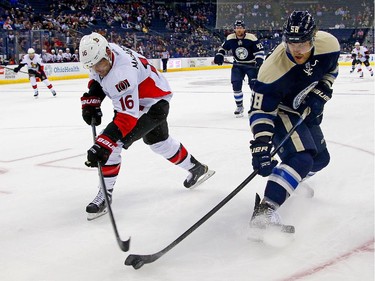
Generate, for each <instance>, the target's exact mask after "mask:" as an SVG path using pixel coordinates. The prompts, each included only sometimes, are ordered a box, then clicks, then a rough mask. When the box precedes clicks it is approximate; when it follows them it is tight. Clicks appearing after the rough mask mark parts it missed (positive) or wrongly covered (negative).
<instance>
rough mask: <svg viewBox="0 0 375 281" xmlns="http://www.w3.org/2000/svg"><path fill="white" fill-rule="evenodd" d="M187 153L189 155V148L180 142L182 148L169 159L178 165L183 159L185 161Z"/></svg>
mask: <svg viewBox="0 0 375 281" xmlns="http://www.w3.org/2000/svg"><path fill="white" fill-rule="evenodd" d="M187 155H188V152H187V150H186V149H185V147H184V146H183V145H182V144H180V148H179V149H178V151H177V152H176V154H175V155H173V156H172V157H171V158H169V159H168V160H169V161H170V162H172V163H173V164H175V165H178V164H180V163H181V162H182V161H184V160H185V159H186V157H187Z"/></svg>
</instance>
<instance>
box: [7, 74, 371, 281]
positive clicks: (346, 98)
mask: <svg viewBox="0 0 375 281" xmlns="http://www.w3.org/2000/svg"><path fill="white" fill-rule="evenodd" d="M165 75H166V77H167V78H168V80H169V81H170V84H171V86H172V88H173V90H174V93H175V95H174V97H173V99H172V101H171V111H170V116H169V125H170V134H171V135H172V136H173V137H174V138H176V139H178V140H180V141H181V142H182V143H183V144H184V145H185V147H186V148H187V149H188V150H189V151H190V152H191V153H192V154H193V155H194V156H195V157H196V158H197V159H198V160H200V161H201V162H204V163H206V164H208V165H209V167H210V168H211V169H214V170H216V174H215V175H214V176H213V177H212V178H211V179H210V180H209V181H207V182H206V183H205V184H204V185H202V186H200V187H199V188H197V189H195V190H186V189H185V188H184V187H183V185H182V182H183V180H184V178H185V177H186V172H185V171H184V170H182V169H180V168H178V167H175V166H173V165H171V164H170V163H169V162H167V161H165V160H164V159H162V158H161V157H160V156H158V155H156V154H154V153H153V152H152V151H151V150H150V149H149V148H148V147H147V146H146V145H144V144H143V142H142V141H139V142H137V143H135V144H134V145H133V146H132V147H131V148H130V149H129V150H127V151H123V164H122V168H121V171H120V175H119V177H118V181H117V184H116V189H115V192H114V200H113V204H112V208H113V211H114V215H115V219H116V223H117V226H118V230H119V233H120V236H121V237H122V238H123V239H125V238H127V237H128V236H129V235H130V236H131V239H132V240H131V249H130V251H129V252H128V253H124V252H122V251H121V250H120V249H119V248H118V246H117V243H116V240H115V236H114V233H113V230H112V226H111V223H110V220H109V217H108V215H106V216H103V217H101V218H99V219H98V220H95V221H91V222H88V221H87V220H86V213H85V206H86V205H87V203H89V202H90V201H91V200H92V199H93V198H94V196H95V195H96V193H97V183H98V176H97V172H96V170H95V169H89V168H86V167H85V166H84V164H83V163H84V161H85V155H86V150H87V149H88V148H89V147H90V146H91V144H92V134H91V128H90V127H89V126H87V125H86V124H85V123H84V122H83V120H82V119H81V108H80V107H81V105H80V96H81V95H82V93H83V92H84V91H85V89H86V84H87V80H67V81H53V85H54V87H55V89H56V91H57V97H56V98H53V97H52V95H51V93H50V92H49V91H48V90H47V88H46V87H45V85H44V84H43V83H39V99H36V100H35V99H34V98H33V91H32V89H31V87H30V84H28V83H25V84H14V85H1V86H0V129H1V142H0V213H1V215H0V280H1V281H13V280H14V281H66V280H70V281H83V280H90V281H107V280H111V281H117V280H127V281H132V280H134V281H138V280H139V281H140V280H142V281H151V280H153V281H192V280H197V281H198V280H199V281H211V280H212V281H250V280H251V281H269V280H271V281H284V280H285V281H286V280H304V281H357V280H358V281H371V280H374V97H375V93H374V77H370V76H369V73H368V72H367V71H366V70H365V78H364V79H360V78H358V75H357V74H351V75H350V74H349V68H348V67H342V68H341V72H340V76H339V77H338V79H337V81H336V83H335V85H334V90H335V91H334V97H333V98H332V100H331V101H330V102H329V103H328V104H327V105H326V110H325V117H324V123H323V125H322V128H323V130H324V133H325V136H326V140H327V143H328V148H329V151H330V153H331V158H332V159H331V163H330V165H329V166H328V167H327V168H326V169H324V170H323V171H321V172H320V173H318V174H317V175H316V176H315V177H313V178H311V179H310V181H309V185H310V186H311V187H313V189H314V190H315V196H314V197H313V198H306V197H303V196H297V195H293V196H292V197H290V199H289V200H288V201H287V202H286V203H285V204H284V205H283V206H282V208H281V209H280V213H281V214H282V217H283V219H284V222H286V223H289V224H293V225H294V226H295V227H296V238H295V241H294V242H293V243H292V244H290V245H289V246H288V247H286V248H281V249H278V248H276V249H275V248H271V247H268V246H265V245H263V244H259V243H256V242H252V241H250V240H248V235H247V230H248V222H249V219H250V215H251V213H252V209H253V206H254V197H255V193H256V192H258V193H260V194H261V195H263V191H264V187H265V183H266V179H265V178H262V177H260V176H257V177H255V178H254V179H253V180H252V181H251V182H250V183H249V184H248V185H247V186H246V187H245V188H244V189H243V190H242V191H241V192H240V193H238V194H237V195H236V196H235V197H234V198H233V199H232V200H231V201H230V202H229V203H228V204H227V205H225V206H224V207H223V208H222V209H220V210H219V211H218V212H217V213H216V214H215V215H214V216H212V217H211V218H210V219H209V220H208V221H207V222H206V223H204V224H203V225H202V226H201V227H199V228H198V229H197V230H196V231H194V232H193V233H192V234H190V235H189V236H188V237H187V238H186V239H185V240H183V241H182V242H181V243H180V244H179V245H177V246H176V247H175V248H173V249H172V250H171V251H169V252H168V253H167V254H165V255H164V256H162V257H161V258H160V259H159V260H157V261H155V262H154V263H152V264H146V265H144V266H143V267H142V268H141V269H139V270H134V269H133V268H132V267H128V266H124V260H125V258H126V257H127V256H128V254H130V253H135V254H150V253H154V252H157V251H159V250H161V249H163V248H164V247H166V246H167V245H168V244H169V243H171V242H172V241H173V240H175V239H176V238H177V237H178V236H179V235H181V234H182V233H183V232H184V231H185V230H187V229H188V228H189V227H191V226H192V225H193V224H194V223H195V222H196V221H198V220H199V219H200V218H201V217H202V216H204V215H205V214H206V213H207V212H209V211H210V210H211V209H212V208H213V207H214V206H215V205H216V204H218V203H219V202H220V201H221V200H222V199H223V198H225V197H226V196H227V195H228V194H229V193H230V192H231V191H232V190H234V189H235V188H236V187H237V186H238V185H239V184H240V183H241V182H242V181H243V180H244V179H245V178H246V177H247V176H248V175H249V174H250V173H251V172H252V168H251V155H250V151H249V148H248V146H249V140H250V138H251V133H250V130H249V126H248V120H247V118H245V117H243V118H238V119H236V118H234V116H233V111H234V108H235V106H234V101H233V95H232V90H231V85H230V80H229V79H230V70H229V69H221V70H210V71H192V72H174V73H166V74H165ZM243 89H244V93H245V106H246V110H247V109H248V107H249V99H250V91H249V88H248V87H247V86H246V85H244V87H243ZM102 107H103V108H102V109H103V112H104V119H103V123H102V125H101V126H100V127H99V128H98V130H100V129H102V128H104V126H105V125H106V124H108V122H110V120H111V119H112V117H113V111H112V106H111V103H110V101H109V100H106V101H104V103H103V106H102Z"/></svg>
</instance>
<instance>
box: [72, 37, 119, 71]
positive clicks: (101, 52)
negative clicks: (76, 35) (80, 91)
mask: <svg viewBox="0 0 375 281" xmlns="http://www.w3.org/2000/svg"><path fill="white" fill-rule="evenodd" d="M107 48H110V47H109V44H108V41H107V39H105V38H104V37H103V36H102V35H100V34H99V33H96V32H93V33H91V34H89V35H85V36H83V37H82V39H81V42H80V43H79V54H80V60H81V63H82V64H83V66H84V67H85V68H90V67H92V66H94V65H95V64H97V63H98V62H99V61H100V60H101V59H103V58H105V59H106V60H108V61H109V62H111V63H112V60H111V58H110V57H109V56H108V54H107Z"/></svg>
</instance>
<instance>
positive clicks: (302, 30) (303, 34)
mask: <svg viewBox="0 0 375 281" xmlns="http://www.w3.org/2000/svg"><path fill="white" fill-rule="evenodd" d="M316 32H317V28H316V24H315V20H314V18H313V17H312V15H311V14H310V13H309V12H308V11H293V13H292V14H291V15H290V16H289V18H288V20H287V21H286V23H285V24H284V31H283V41H284V42H286V43H303V42H307V41H313V38H314V36H315V34H316Z"/></svg>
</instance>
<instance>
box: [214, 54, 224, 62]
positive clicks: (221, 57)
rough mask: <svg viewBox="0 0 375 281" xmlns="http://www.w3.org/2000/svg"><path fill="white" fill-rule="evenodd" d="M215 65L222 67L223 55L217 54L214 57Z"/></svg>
mask: <svg viewBox="0 0 375 281" xmlns="http://www.w3.org/2000/svg"><path fill="white" fill-rule="evenodd" d="M214 63H215V64H217V65H222V64H223V63H224V55H223V54H222V53H217V54H216V55H215V57H214Z"/></svg>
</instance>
